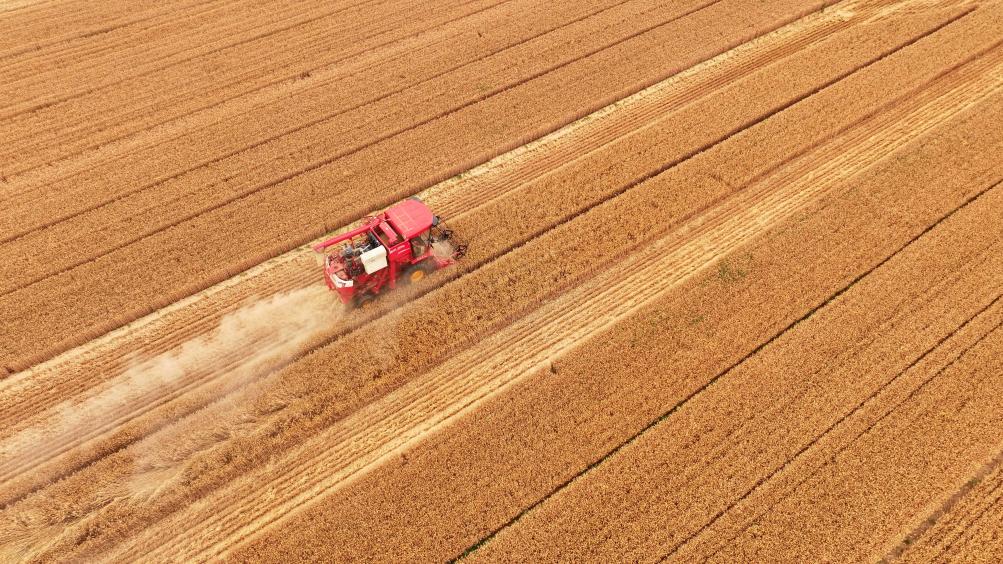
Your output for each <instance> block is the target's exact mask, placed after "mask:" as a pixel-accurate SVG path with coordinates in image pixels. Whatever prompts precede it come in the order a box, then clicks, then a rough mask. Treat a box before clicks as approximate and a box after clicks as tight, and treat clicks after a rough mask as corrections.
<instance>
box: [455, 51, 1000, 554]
mask: <svg viewBox="0 0 1003 564" xmlns="http://www.w3.org/2000/svg"><path fill="white" fill-rule="evenodd" d="M983 62H984V61H983ZM999 64H1000V63H997V65H999ZM979 66H980V67H981V66H983V65H979ZM993 68H996V69H998V67H993ZM979 78H980V79H981V80H976V82H975V84H978V83H981V87H980V88H979V87H975V86H974V85H973V84H968V85H964V84H962V85H961V86H957V83H958V82H959V81H958V80H957V79H955V80H949V81H947V82H948V83H949V84H953V85H954V86H955V88H954V89H953V90H951V91H950V92H948V93H947V94H944V95H942V97H941V98H938V99H936V100H934V101H933V102H929V101H927V103H926V105H924V106H922V107H920V108H918V109H917V108H916V107H915V105H914V104H915V102H913V104H910V103H909V102H905V103H903V104H902V105H900V106H897V107H896V108H895V110H893V111H892V112H891V113H892V114H898V115H900V116H901V115H902V114H907V115H906V116H905V117H904V118H901V117H900V119H901V121H899V122H898V123H897V124H895V125H893V126H891V127H889V126H888V124H887V123H886V124H885V127H886V129H885V131H886V133H885V134H883V135H880V137H881V138H877V135H878V134H875V133H874V132H873V130H870V133H868V131H867V130H868V129H869V128H868V126H867V125H866V124H865V125H864V126H862V127H861V128H859V129H861V131H858V132H856V135H850V136H848V137H847V138H846V141H849V143H847V142H843V143H838V142H837V143H834V144H833V145H832V146H823V147H822V148H821V149H819V150H818V151H816V153H817V154H819V153H820V155H819V156H820V157H822V158H824V155H825V153H837V154H838V153H840V151H848V152H843V153H841V154H840V156H839V157H837V158H835V159H834V160H833V161H830V162H827V163H825V164H824V165H821V166H811V165H810V164H809V163H808V162H807V161H809V160H810V159H805V160H803V161H801V163H800V164H801V167H800V168H801V169H802V170H803V171H804V176H802V177H801V178H800V179H798V180H795V179H794V178H792V175H790V174H784V173H780V174H778V175H775V176H773V177H772V178H777V179H780V180H778V181H779V182H781V183H782V184H784V185H793V184H792V183H793V182H798V181H801V182H807V183H808V184H810V185H811V184H819V183H826V184H827V185H829V183H831V182H839V181H840V180H842V179H845V178H848V177H849V176H852V175H855V174H858V173H859V172H861V171H862V170H864V169H866V168H868V167H869V166H870V165H871V164H873V163H874V162H876V161H877V160H878V159H880V158H882V157H883V156H887V155H889V154H891V153H892V152H894V151H895V150H897V149H899V148H901V147H903V146H904V145H906V144H908V143H910V142H912V141H914V140H916V139H918V138H919V137H922V136H923V135H924V134H925V133H927V132H928V131H930V130H932V129H934V128H936V127H937V126H938V125H940V124H942V123H944V122H945V121H947V120H948V119H950V117H953V115H956V114H958V113H960V112H962V111H964V110H965V109H966V108H970V107H972V106H974V105H975V103H972V101H971V100H970V99H969V98H968V96H969V95H971V94H972V92H973V90H974V91H976V92H980V94H979V96H978V97H979V99H980V100H981V99H986V98H988V97H989V96H991V95H992V94H993V93H994V92H996V91H998V90H999V89H1000V88H1001V86H1003V77H1000V76H995V75H989V76H986V75H983V76H981V77H979ZM924 94H929V91H925V92H924ZM925 97H926V98H929V97H930V96H929V95H927V96H925ZM952 101H953V103H952ZM938 112H943V113H938ZM880 117H881V116H879V119H876V120H874V121H876V122H877V123H879V124H880V123H882V122H888V121H889V120H888V119H887V118H886V119H880ZM873 126H874V124H871V127H873ZM879 127H880V126H879ZM852 139H858V140H860V141H861V142H862V143H863V145H858V146H857V147H852ZM847 145H851V146H847ZM797 168H798V167H797V166H794V167H791V170H796V169H797ZM819 171H823V172H824V174H819ZM833 174H836V175H839V179H838V180H828V179H827V175H828V176H831V175H833ZM995 185H996V184H995V183H994V184H993V185H991V186H989V187H987V188H986V189H985V190H983V191H980V192H979V193H978V194H976V195H975V196H973V197H971V198H970V199H968V200H966V201H965V202H964V203H962V204H961V205H960V206H959V207H958V208H955V209H954V210H952V211H951V212H949V213H948V214H947V215H945V216H944V217H942V218H940V219H938V220H937V222H935V223H934V224H933V225H931V226H929V227H928V228H927V229H925V230H924V231H922V232H921V233H919V234H918V235H917V236H916V237H915V238H913V239H910V241H908V242H907V243H906V244H905V245H903V246H902V247H900V248H899V249H897V250H896V251H895V252H894V253H892V254H891V255H889V256H888V257H886V258H885V259H884V260H882V261H881V262H880V263H878V264H877V265H875V266H874V267H873V268H871V269H868V270H867V271H866V272H864V273H862V274H860V275H858V276H857V277H856V278H854V279H853V280H852V281H850V283H849V284H847V285H846V286H845V287H844V288H842V289H841V290H840V291H838V292H836V293H835V294H833V295H832V296H831V297H829V298H828V299H826V300H825V301H824V302H823V303H821V304H820V305H819V306H817V307H815V308H812V309H811V310H809V311H808V312H807V313H806V314H805V315H803V316H802V317H800V318H799V319H798V320H796V321H794V322H793V323H791V324H790V325H788V326H787V327H785V328H784V329H782V330H781V331H780V332H778V333H777V334H775V335H773V336H772V337H770V338H769V339H767V340H766V341H764V342H763V343H762V344H760V345H759V346H757V347H756V348H755V349H753V350H752V351H750V352H749V353H748V354H747V355H745V356H743V357H742V358H741V359H739V360H738V361H736V362H735V363H734V364H732V365H731V366H729V367H728V368H726V369H725V370H723V371H721V372H720V373H718V374H717V375H715V376H714V377H713V378H711V379H710V380H709V381H708V382H707V383H706V384H704V385H703V386H701V387H700V388H699V389H697V390H696V391H694V392H693V393H692V394H690V395H689V396H687V397H686V398H684V399H683V400H682V401H680V402H679V403H677V404H676V405H675V406H673V407H672V408H671V409H670V410H668V411H667V412H666V413H664V414H663V415H662V416H660V417H659V418H657V419H656V420H654V421H653V422H652V423H650V424H649V425H647V426H646V427H645V428H643V429H641V430H640V431H639V432H638V433H636V434H635V435H633V436H632V437H631V438H630V439H628V440H627V441H625V442H624V443H622V444H620V445H619V446H617V447H616V448H614V449H613V450H611V451H610V452H609V453H607V454H606V455H604V456H603V457H601V458H600V459H599V460H598V461H596V462H595V463H594V464H592V465H590V466H589V467H588V468H586V469H585V470H583V471H582V472H580V473H579V474H577V475H576V476H574V477H572V478H571V479H569V480H567V481H566V482H565V483H563V484H562V485H560V486H558V487H557V488H556V489H555V490H554V491H552V492H550V493H549V494H547V495H546V496H544V497H543V498H542V499H541V500H539V501H537V502H536V503H534V504H533V505H532V506H530V507H528V508H526V509H525V510H523V512H521V513H520V514H519V515H518V516H516V517H515V518H514V519H512V520H511V521H510V522H509V523H507V524H505V525H503V526H502V527H500V528H498V529H496V530H495V531H493V532H492V533H491V534H489V535H488V536H487V537H485V538H484V539H482V540H481V541H480V542H478V543H477V544H476V545H474V546H473V547H471V549H475V548H476V547H477V546H480V545H481V544H483V543H484V542H486V541H488V540H490V539H491V538H493V537H495V536H496V535H497V534H498V533H499V532H501V531H502V530H504V529H506V528H508V527H509V526H511V525H512V524H514V523H515V522H517V521H518V520H519V519H520V518H521V517H522V516H523V515H524V514H526V513H528V512H529V511H531V510H532V509H533V508H534V507H536V506H538V505H540V504H541V503H543V502H545V501H546V500H547V499H548V498H550V497H551V496H553V495H554V494H556V493H557V492H559V491H561V490H563V489H564V488H565V487H567V486H568V485H570V484H571V483H572V482H573V481H574V480H577V479H578V478H580V477H581V476H583V475H584V474H586V473H587V472H589V471H591V470H592V469H593V468H595V467H596V466H598V465H600V464H602V463H603V461H605V460H607V459H609V458H610V457H611V456H613V455H615V454H616V453H617V452H619V451H620V450H621V449H622V448H623V447H624V446H626V445H627V444H630V443H631V442H633V441H634V440H636V439H637V438H638V437H640V436H641V435H643V434H644V433H645V432H647V431H648V430H650V429H651V428H653V427H655V426H656V425H657V424H659V423H660V422H662V421H664V420H665V419H666V418H668V417H669V416H670V415H671V414H672V413H674V412H676V411H677V410H678V409H679V408H680V407H681V406H683V405H685V404H686V403H688V402H689V401H690V400H692V399H693V398H694V397H696V396H697V395H698V394H700V393H701V392H703V391H704V390H705V389H707V387H709V386H710V385H712V384H713V383H714V382H716V381H718V380H719V379H721V378H722V377H724V376H725V375H727V374H728V373H730V372H731V371H732V370H733V369H734V368H736V367H737V366H739V365H741V364H742V363H743V362H745V361H746V360H748V359H749V358H752V357H753V356H755V355H756V354H757V353H759V352H760V351H761V350H762V349H764V348H765V347H766V346H768V345H769V344H770V343H772V342H774V341H776V340H777V339H779V338H780V337H782V336H783V335H784V334H785V333H787V332H788V331H789V330H790V329H792V328H793V327H795V326H796V325H798V324H800V323H801V322H802V321H804V320H806V319H808V318H809V317H811V316H812V315H813V314H814V313H815V312H816V311H818V310H820V309H822V308H823V307H825V306H827V305H829V304H830V303H832V302H833V301H835V300H836V299H838V298H839V297H840V296H842V295H843V294H844V293H846V291H848V290H849V289H850V288H852V287H853V286H854V285H856V283H857V282H859V281H860V280H862V279H863V278H865V277H866V276H868V275H869V274H870V273H872V272H874V271H875V270H877V269H878V268H880V267H881V266H882V265H884V264H885V263H887V262H888V261H889V260H891V258H892V257H894V256H895V255H897V254H898V253H899V252H901V251H902V250H903V249H905V248H907V247H908V246H909V245H911V244H912V243H914V242H915V241H916V240H918V239H919V238H920V237H922V236H923V235H924V234H926V233H928V232H929V231H931V230H932V229H934V228H935V227H936V226H937V225H940V223H942V222H943V221H944V220H945V219H947V218H948V217H951V216H953V215H954V214H955V213H956V212H957V211H959V210H961V209H963V208H964V207H966V206H967V205H969V204H970V203H972V202H974V201H975V200H976V199H977V198H978V197H980V196H981V195H984V194H986V193H987V192H989V191H990V190H991V189H992V188H993V187H994V186H995ZM815 190H816V191H817V190H820V189H819V188H815Z"/></svg>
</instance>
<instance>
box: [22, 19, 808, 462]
mask: <svg viewBox="0 0 1003 564" xmlns="http://www.w3.org/2000/svg"><path fill="white" fill-rule="evenodd" d="M802 31H805V30H802ZM807 32H808V33H809V37H811V36H813V34H812V33H811V30H808V31H807ZM788 35H789V34H787V33H779V34H777V35H776V38H779V40H782V41H786V39H787V38H788ZM765 39H766V38H764V40H765ZM787 50H788V49H786V48H784V46H783V45H781V46H780V48H779V52H780V54H777V55H776V56H777V57H779V56H782V53H784V52H786V51H787ZM745 51H747V52H748V53H751V55H752V56H755V55H756V53H757V51H756V50H754V49H752V48H751V47H749V48H746V49H745ZM739 54H741V53H736V54H734V55H733V57H732V58H727V59H724V60H722V61H718V63H713V62H712V63H708V64H706V65H704V66H701V67H700V68H697V69H693V71H692V72H688V73H684V74H683V75H680V76H679V77H678V78H676V79H674V80H672V81H670V82H669V83H668V84H666V85H661V86H659V87H657V88H653V89H649V90H648V91H645V92H642V93H640V94H639V95H637V96H635V97H634V99H633V100H628V101H627V102H628V103H626V104H625V103H620V104H618V108H620V109H618V113H617V117H619V116H620V115H627V114H626V112H627V111H628V110H629V109H631V108H632V107H634V105H636V106H637V107H639V108H641V109H642V110H645V111H638V112H631V113H630V115H632V116H634V119H627V120H625V121H624V122H623V123H617V124H613V126H608V125H607V124H605V122H604V121H601V120H600V118H604V117H605V114H604V115H602V116H597V117H596V119H594V120H589V121H583V122H579V123H577V124H575V125H574V127H573V128H572V132H574V133H578V132H581V131H584V132H586V133H585V134H584V135H583V136H582V137H583V138H584V141H587V142H588V144H585V146H584V147H583V143H582V142H581V141H576V142H574V144H573V145H572V146H574V147H575V148H576V149H575V150H574V152H578V153H581V152H583V149H585V148H587V147H589V144H591V147H592V149H591V150H595V149H597V148H599V147H600V146H601V144H602V143H605V142H608V140H609V137H610V135H609V132H610V131H619V132H620V134H621V135H626V134H627V133H629V132H630V131H632V130H634V129H637V128H638V126H639V125H641V124H643V123H644V122H643V120H641V121H640V122H639V121H637V119H638V118H637V116H650V115H658V114H660V113H661V112H662V111H667V109H670V108H672V107H673V106H676V107H678V106H679V105H682V104H683V103H684V102H681V101H679V99H678V98H679V96H678V95H679V94H680V93H685V92H686V91H687V89H688V88H692V87H695V86H696V85H699V84H701V83H706V84H714V85H719V84H720V83H721V81H720V80H718V79H719V78H720V77H719V76H717V75H712V77H711V78H709V79H708V78H704V77H703V75H702V74H700V72H699V71H702V70H706V69H711V70H717V71H718V72H721V73H729V72H732V71H735V70H736V69H737V70H738V72H739V75H743V74H744V73H745V72H749V67H750V65H748V64H747V61H745V60H744V58H743V57H739V56H738V55H739ZM715 65H717V66H715ZM754 66H755V65H752V67H754ZM708 72H709V71H708ZM732 78H733V80H737V79H738V77H737V76H733V77H732ZM691 98H693V96H688V97H687V100H686V102H688V101H689V100H690V99H691ZM621 111H622V112H625V113H624V114H621V113H620V112H621ZM604 128H608V129H606V131H605V132H604V133H603V135H601V136H599V137H600V138H601V139H602V141H596V140H595V139H596V136H594V135H592V133H596V132H599V131H603V129H604ZM572 132H565V133H564V135H565V136H567V135H571V134H572ZM590 132H591V133H590ZM553 142H554V140H553V139H546V140H544V143H543V144H544V145H545V144H547V143H550V144H552V143H553ZM585 152H588V151H585ZM537 154H538V152H537V151H533V150H529V149H527V150H524V151H523V152H522V153H521V154H520V155H518V156H515V157H512V158H510V159H509V162H508V163H507V166H510V167H511V168H506V169H505V171H506V172H505V173H502V174H501V182H495V183H493V184H494V186H495V189H497V187H499V186H502V187H503V186H505V185H507V184H508V180H506V179H507V178H509V177H513V178H521V179H522V180H523V181H525V180H526V178H527V177H528V176H530V177H535V176H539V175H542V174H544V173H546V172H547V171H548V170H549V169H548V168H547V167H544V168H542V169H540V168H533V167H532V166H531V165H533V164H534V163H535V161H534V160H533V158H534V157H535V156H536V155H537ZM520 160H521V162H520ZM537 164H538V163H537ZM544 164H546V163H544ZM515 165H523V166H515ZM489 168H490V167H489ZM527 170H531V171H533V172H534V173H535V174H534V175H527V174H526V171H527ZM483 178H487V179H488V180H489V181H491V180H496V177H492V176H490V175H484V174H478V175H476V176H475V179H474V180H480V179H483ZM453 185H454V186H455V185H456V183H455V182H454V183H453ZM439 190H442V188H439ZM472 194H473V195H474V197H473V198H472V197H470V196H466V195H465V194H464V195H463V196H462V197H461V201H462V204H457V205H456V207H458V208H463V207H468V208H475V207H477V206H478V205H479V204H481V203H483V201H484V200H485V199H486V198H493V197H495V196H497V194H493V193H492V191H485V190H475V191H472ZM450 202H451V199H450V198H448V197H446V198H442V202H441V203H442V204H444V207H447V208H448V207H450V206H449V203H450ZM436 205H437V206H438V205H439V203H436ZM309 253H310V251H309V250H301V252H300V254H301V255H302V254H309ZM293 260H294V261H295V258H294V259H293ZM269 266H271V265H269ZM291 272H293V273H295V272H296V271H291ZM277 291H278V290H277ZM235 302H236V300H234V302H231V303H235ZM211 326H212V324H211V323H203V324H202V325H201V327H195V329H196V330H198V329H204V328H207V327H211ZM133 330H135V329H134V328H133ZM189 336H190V335H184V334H182V335H179V336H177V337H176V340H175V339H172V341H174V342H169V343H168V344H169V345H174V344H176V343H177V342H181V341H183V340H185V339H187V338H189ZM167 348H169V346H165V347H163V348H162V349H158V350H153V351H151V350H147V351H146V352H147V353H155V352H159V351H162V350H165V349H167ZM113 360H120V359H113ZM55 368H56V370H57V371H58V370H59V368H61V367H60V366H59V364H56V365H55ZM32 372H34V373H36V374H37V372H38V371H32ZM12 380H13V379H12ZM32 380H33V378H29V379H28V381H32ZM59 382H60V384H58V385H57V386H56V387H55V388H48V389H47V390H46V391H47V392H48V399H49V400H50V401H51V402H54V401H56V399H57V398H60V397H65V396H67V395H69V394H71V393H77V392H79V391H80V390H82V389H85V388H86V387H87V385H86V384H82V383H79V382H76V381H69V382H68V381H66V380H60V381H59ZM69 386H73V387H74V389H68V388H69ZM5 387H6V386H5ZM10 389H11V388H10V387H9V388H8V390H10ZM14 389H16V388H14ZM14 393H17V392H14ZM12 395H13V394H12ZM17 395H18V396H22V395H23V394H20V393H17ZM19 407H20V408H21V409H18V408H19ZM30 407H32V406H30V405H26V404H25V403H24V402H22V403H21V404H20V405H17V406H13V407H12V409H11V410H10V412H9V416H10V417H12V418H15V419H12V421H14V420H16V418H20V417H26V416H27V415H28V409H29V408H30ZM57 446H58V445H57V444H56V443H51V449H55V448H57ZM51 449H50V450H51Z"/></svg>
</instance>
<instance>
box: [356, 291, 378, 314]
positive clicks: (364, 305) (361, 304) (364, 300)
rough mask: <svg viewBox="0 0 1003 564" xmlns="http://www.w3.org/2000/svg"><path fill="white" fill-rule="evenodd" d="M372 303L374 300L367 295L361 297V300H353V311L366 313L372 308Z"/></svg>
mask: <svg viewBox="0 0 1003 564" xmlns="http://www.w3.org/2000/svg"><path fill="white" fill-rule="evenodd" d="M374 301H376V300H375V299H374V298H373V297H372V296H370V295H368V294H367V295H365V296H362V297H361V298H358V299H356V300H355V309H360V310H362V311H366V310H368V309H369V308H371V307H372V306H373V302H374Z"/></svg>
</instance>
